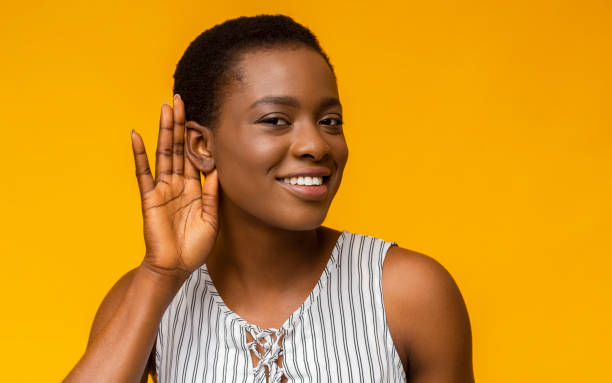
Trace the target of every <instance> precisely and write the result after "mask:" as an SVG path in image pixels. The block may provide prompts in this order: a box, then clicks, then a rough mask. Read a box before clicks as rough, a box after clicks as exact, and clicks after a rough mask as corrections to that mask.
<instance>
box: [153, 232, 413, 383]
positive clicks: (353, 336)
mask: <svg viewBox="0 0 612 383" xmlns="http://www.w3.org/2000/svg"><path fill="white" fill-rule="evenodd" d="M392 245H397V243H396V242H387V241H384V240H382V239H379V238H375V237H371V236H366V235H361V234H354V233H350V232H348V231H346V230H345V231H343V232H342V234H341V235H340V236H339V237H338V240H337V242H336V244H335V246H334V248H333V250H332V253H331V256H330V258H329V261H328V262H327V264H326V266H325V269H324V271H323V273H322V274H321V277H320V279H319V281H318V282H317V284H316V286H315V287H314V289H313V290H312V292H311V293H310V295H309V296H308V297H307V298H306V301H304V303H303V304H302V305H301V306H300V307H299V308H298V309H297V310H296V311H295V312H294V313H293V314H291V316H290V317H289V318H288V319H287V320H286V321H285V323H284V324H283V325H282V326H281V328H280V329H274V328H271V329H262V328H260V327H258V326H256V325H253V324H250V323H247V322H246V321H245V320H244V319H242V318H241V317H240V316H239V315H238V314H236V313H234V312H233V311H231V310H230V309H229V308H228V307H227V306H226V305H225V303H224V302H223V300H222V299H221V296H219V293H218V292H217V290H216V289H215V286H214V284H213V282H212V280H211V278H210V275H209V273H208V270H207V268H206V265H204V266H202V267H201V268H199V269H198V270H196V271H195V272H194V273H192V274H191V275H190V276H189V278H188V279H187V280H186V281H185V283H184V284H183V286H182V287H181V288H180V290H179V291H178V293H177V294H176V296H175V297H174V298H173V300H172V302H171V303H170V305H169V306H168V308H167V309H166V311H165V313H164V315H163V317H162V319H161V321H160V324H159V328H158V332H157V340H156V343H155V367H156V371H157V381H158V382H159V383H179V382H180V383H183V382H219V383H222V382H224V383H230V382H231V383H233V382H257V383H266V382H272V383H278V382H280V381H281V379H282V378H283V376H285V377H286V378H287V381H288V382H369V383H372V382H406V374H405V372H404V369H403V366H402V362H401V360H400V358H399V355H398V353H397V350H396V348H395V346H394V344H393V341H392V339H391V334H390V333H389V328H388V326H387V320H386V315H385V308H384V303H383V295H382V265H383V261H384V259H385V256H386V253H387V250H388V249H389V247H390V246H392ZM247 332H248V333H249V334H250V337H249V338H247V335H246V334H247ZM249 340H250V341H249ZM281 355H282V358H281V359H282V363H279V362H280V360H278V361H277V359H278V358H279V356H281ZM253 362H255V367H254V363H253ZM279 364H280V365H279Z"/></svg>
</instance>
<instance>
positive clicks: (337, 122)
mask: <svg viewBox="0 0 612 383" xmlns="http://www.w3.org/2000/svg"><path fill="white" fill-rule="evenodd" d="M319 123H320V124H321V125H328V126H342V120H341V119H340V118H336V117H329V118H325V119H323V120H321V121H319Z"/></svg>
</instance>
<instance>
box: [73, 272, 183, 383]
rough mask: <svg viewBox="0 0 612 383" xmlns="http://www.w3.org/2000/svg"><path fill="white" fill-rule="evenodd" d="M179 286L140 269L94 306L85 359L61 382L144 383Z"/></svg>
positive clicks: (177, 282)
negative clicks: (160, 329) (162, 323)
mask: <svg viewBox="0 0 612 383" xmlns="http://www.w3.org/2000/svg"><path fill="white" fill-rule="evenodd" d="M181 284H182V283H181V282H180V281H178V280H176V279H172V277H171V276H168V275H163V274H160V273H158V272H157V271H153V270H151V269H150V268H149V267H147V266H143V265H141V266H140V267H138V268H136V269H133V270H131V271H129V272H128V273H126V274H125V275H124V276H123V277H122V278H121V279H120V280H119V281H118V282H117V283H116V284H115V285H114V286H113V288H112V289H111V290H110V291H109V293H108V294H107V296H106V297H105V298H104V301H103V302H102V304H101V305H100V308H99V309H98V312H97V314H96V317H95V319H94V323H93V326H92V330H91V334H90V337H89V343H88V346H87V350H86V351H85V354H84V355H83V357H82V358H81V360H80V361H79V363H77V365H76V366H75V367H74V369H73V370H72V371H71V372H70V374H69V375H68V376H67V377H66V379H65V380H64V382H66V383H70V382H145V383H146V381H147V375H148V370H147V368H146V367H147V362H148V359H149V357H150V355H151V350H152V348H153V344H154V341H155V335H156V331H157V326H158V324H159V321H160V320H161V317H162V315H163V313H164V311H165V309H166V307H167V306H168V304H169V303H170V301H171V300H172V298H173V297H174V295H175V294H176V292H177V291H178V289H179V288H180V286H181Z"/></svg>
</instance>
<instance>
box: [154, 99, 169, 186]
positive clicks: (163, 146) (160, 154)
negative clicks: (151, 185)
mask: <svg viewBox="0 0 612 383" xmlns="http://www.w3.org/2000/svg"><path fill="white" fill-rule="evenodd" d="M173 131H174V128H173V126H172V108H171V107H170V105H168V103H165V102H164V104H163V105H162V110H161V116H160V118H159V135H158V137H157V151H156V152H155V184H156V185H157V183H159V182H160V181H161V182H165V183H168V181H167V180H164V179H165V178H168V176H170V175H172V132H173Z"/></svg>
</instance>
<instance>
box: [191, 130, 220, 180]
mask: <svg viewBox="0 0 612 383" xmlns="http://www.w3.org/2000/svg"><path fill="white" fill-rule="evenodd" d="M212 137H213V135H212V131H211V130H210V128H209V127H207V126H202V125H200V124H198V123H197V122H196V121H191V120H190V121H187V122H186V123H185V150H186V155H187V158H188V159H189V160H190V161H191V162H192V163H193V165H194V166H195V167H196V168H198V169H200V171H201V172H203V173H205V174H208V173H210V172H212V171H213V170H214V169H215V158H214V156H213V151H212V147H213V142H212Z"/></svg>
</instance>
